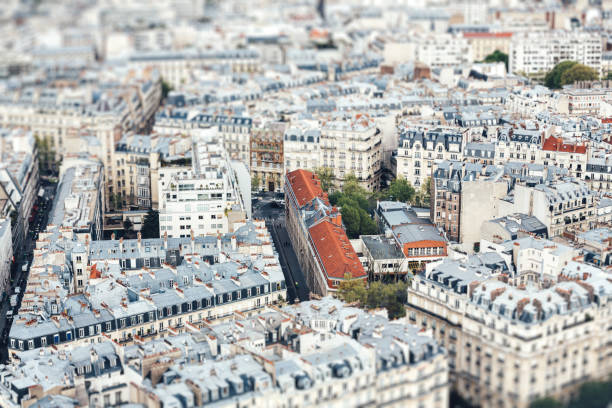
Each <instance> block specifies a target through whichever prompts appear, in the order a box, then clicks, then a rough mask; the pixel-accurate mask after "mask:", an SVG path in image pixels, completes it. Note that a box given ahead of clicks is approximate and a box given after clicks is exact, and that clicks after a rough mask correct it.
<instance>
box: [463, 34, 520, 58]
mask: <svg viewBox="0 0 612 408" xmlns="http://www.w3.org/2000/svg"><path fill="white" fill-rule="evenodd" d="M463 38H465V39H466V40H467V41H468V44H469V45H470V48H471V49H472V58H473V59H474V61H483V60H484V59H485V57H486V56H487V55H489V54H492V53H494V52H495V51H501V52H503V53H504V54H508V52H509V49H510V42H511V41H512V33H511V32H496V33H491V32H469V31H468V32H463Z"/></svg>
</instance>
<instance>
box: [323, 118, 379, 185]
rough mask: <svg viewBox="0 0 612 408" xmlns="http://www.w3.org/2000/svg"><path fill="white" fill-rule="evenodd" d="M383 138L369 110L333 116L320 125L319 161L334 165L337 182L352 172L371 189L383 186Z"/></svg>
mask: <svg viewBox="0 0 612 408" xmlns="http://www.w3.org/2000/svg"><path fill="white" fill-rule="evenodd" d="M381 144H382V138H381V132H380V130H379V129H378V128H377V127H376V122H375V121H374V119H373V118H371V117H370V116H369V115H368V114H366V113H358V114H356V115H354V116H352V117H350V118H348V119H347V120H333V121H329V122H326V123H324V124H323V126H322V128H321V143H320V149H321V156H322V157H321V158H320V159H319V164H320V165H321V166H322V167H325V168H329V169H331V171H332V173H333V174H334V176H335V181H336V183H337V184H339V185H342V183H343V182H344V180H345V179H346V177H347V176H349V175H351V174H352V175H354V176H355V177H357V180H358V181H359V184H361V185H362V186H363V187H365V188H366V189H368V190H378V189H379V188H380V176H381V173H382V159H383V157H382V148H381Z"/></svg>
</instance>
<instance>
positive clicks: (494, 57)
mask: <svg viewBox="0 0 612 408" xmlns="http://www.w3.org/2000/svg"><path fill="white" fill-rule="evenodd" d="M483 62H503V63H504V64H505V65H506V70H507V69H508V54H506V53H503V52H501V51H500V50H495V51H493V52H492V53H491V54H489V55H487V56H486V57H485V59H484V61H483Z"/></svg>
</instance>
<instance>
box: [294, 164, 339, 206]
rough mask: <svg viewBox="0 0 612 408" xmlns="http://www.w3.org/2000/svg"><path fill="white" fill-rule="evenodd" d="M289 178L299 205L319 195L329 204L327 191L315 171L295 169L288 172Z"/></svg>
mask: <svg viewBox="0 0 612 408" xmlns="http://www.w3.org/2000/svg"><path fill="white" fill-rule="evenodd" d="M287 180H289V184H290V185H291V189H292V190H293V194H294V195H295V198H296V200H297V202H298V206H299V207H303V206H304V205H306V204H308V203H309V202H311V201H312V200H314V199H315V198H317V197H319V198H321V199H322V200H323V201H324V202H325V204H326V205H329V201H328V199H327V193H325V192H324V191H323V189H322V188H321V182H320V181H319V178H318V177H317V175H316V174H314V173H313V172H311V171H308V170H301V169H300V170H294V171H292V172H290V173H287Z"/></svg>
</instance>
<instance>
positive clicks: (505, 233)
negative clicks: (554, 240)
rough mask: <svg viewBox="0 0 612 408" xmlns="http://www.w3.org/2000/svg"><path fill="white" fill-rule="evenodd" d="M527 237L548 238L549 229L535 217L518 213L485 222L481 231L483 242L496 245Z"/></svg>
mask: <svg viewBox="0 0 612 408" xmlns="http://www.w3.org/2000/svg"><path fill="white" fill-rule="evenodd" d="M526 236H533V237H540V238H547V237H548V228H547V227H546V225H544V223H542V222H541V221H540V220H538V219H537V218H536V217H534V216H531V215H527V214H521V213H516V214H510V215H507V216H505V217H500V218H495V219H492V220H490V221H485V222H483V223H482V227H481V229H480V237H481V240H486V241H489V242H493V243H496V244H501V243H502V242H505V241H512V240H515V239H518V238H522V237H526Z"/></svg>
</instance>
